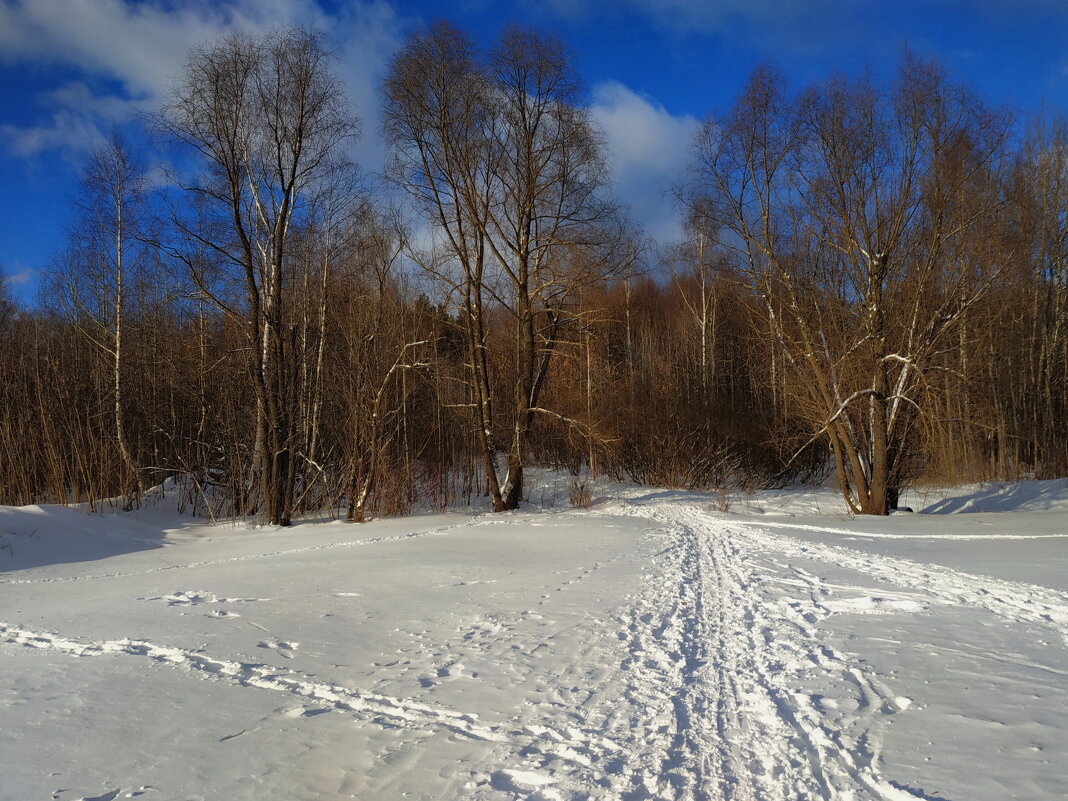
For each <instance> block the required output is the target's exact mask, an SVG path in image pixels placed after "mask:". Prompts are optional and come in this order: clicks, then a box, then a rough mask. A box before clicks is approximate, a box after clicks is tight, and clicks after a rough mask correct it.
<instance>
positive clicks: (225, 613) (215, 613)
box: [204, 609, 241, 618]
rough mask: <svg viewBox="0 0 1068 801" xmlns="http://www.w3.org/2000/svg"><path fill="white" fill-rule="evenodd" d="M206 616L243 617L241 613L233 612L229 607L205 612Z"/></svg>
mask: <svg viewBox="0 0 1068 801" xmlns="http://www.w3.org/2000/svg"><path fill="white" fill-rule="evenodd" d="M204 617H214V618H230V617H241V615H239V614H238V613H237V612H231V611H230V610H229V609H214V610H212V611H211V612H207V613H205V615H204Z"/></svg>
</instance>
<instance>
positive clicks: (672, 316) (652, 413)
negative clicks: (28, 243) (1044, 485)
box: [0, 22, 1068, 525]
mask: <svg viewBox="0 0 1068 801" xmlns="http://www.w3.org/2000/svg"><path fill="white" fill-rule="evenodd" d="M336 67H337V64H336V56H335V55H333V51H332V50H331V46H330V43H329V41H328V40H327V39H326V38H324V37H323V36H322V35H320V34H317V33H313V32H309V31H308V30H305V29H302V28H281V29H277V30H275V31H274V32H272V33H269V34H257V35H233V36H229V37H227V38H222V39H219V40H215V41H207V42H205V43H204V44H203V45H202V46H201V47H200V48H198V49H194V50H192V51H191V52H189V53H188V57H187V60H186V63H185V67H184V69H183V71H182V72H181V73H180V74H179V75H176V76H175V78H174V88H173V91H172V93H171V96H170V98H169V100H168V101H167V102H166V103H165V104H164V105H163V106H162V107H161V108H158V109H157V110H156V111H155V112H154V113H151V114H148V115H145V116H144V117H143V118H142V119H141V125H142V126H143V130H144V134H145V137H146V138H147V139H148V140H149V141H151V142H152V143H153V144H152V148H153V150H151V151H146V150H145V149H144V148H132V147H130V145H129V144H128V143H127V142H126V141H124V138H123V137H122V136H121V135H120V134H118V133H115V134H114V135H113V136H112V137H111V139H110V140H109V141H108V143H107V144H106V145H105V146H103V147H101V148H99V149H97V150H96V152H95V153H94V154H93V157H92V159H91V163H90V164H89V166H88V168H87V169H86V170H85V172H84V177H83V179H82V184H81V190H80V193H79V196H78V197H77V198H76V200H75V207H74V222H73V223H72V224H71V225H70V226H69V229H68V230H67V231H65V232H62V234H61V235H60V234H59V233H57V241H58V239H59V238H60V236H62V238H63V241H64V244H63V245H62V247H61V248H60V249H58V250H57V252H56V254H55V256H54V259H53V260H52V263H51V265H50V267H49V270H48V274H47V277H46V279H45V282H44V285H43V286H42V289H41V291H40V293H39V296H38V298H37V300H36V302H35V303H33V304H25V303H16V301H15V299H14V295H13V293H12V292H11V289H10V287H9V288H6V289H4V294H3V295H2V296H0V395H2V399H0V504H6V505H24V504H31V503H86V502H87V503H88V504H89V505H90V507H94V508H95V507H100V506H103V505H106V504H113V503H117V504H120V505H122V506H123V507H124V508H132V507H135V506H137V505H138V504H139V502H140V498H141V496H142V494H143V493H145V492H146V491H147V490H148V489H149V488H151V487H153V486H157V485H160V484H162V483H164V482H167V481H170V482H171V483H172V485H173V486H175V487H177V488H178V489H179V494H178V503H179V506H180V507H181V508H182V509H183V510H191V511H192V512H193V513H195V514H196V515H199V516H203V517H208V518H212V519H215V518H219V517H227V516H255V517H257V518H260V519H262V520H264V521H265V522H269V523H273V524H282V525H287V524H289V523H290V521H291V520H293V519H295V518H296V517H298V516H300V515H303V514H306V513H309V512H320V513H325V514H327V515H328V516H332V517H338V518H341V519H348V520H354V521H363V520H365V519H369V518H371V517H382V516H393V515H400V514H404V513H406V512H407V511H409V510H410V509H412V508H413V507H415V506H417V505H418V506H420V508H431V509H437V510H442V511H444V510H448V509H449V508H451V507H455V506H459V505H464V506H466V505H471V504H475V505H482V506H484V507H485V508H491V509H493V510H497V511H501V510H508V509H514V508H516V507H517V506H518V504H519V503H520V501H521V500H523V498H524V495H525V484H524V475H525V474H526V472H527V471H529V470H530V469H531V468H534V467H548V468H554V469H557V470H566V471H568V472H569V473H570V474H571V475H572V476H573V477H574V479H573V483H572V490H571V494H572V502H573V503H576V504H578V505H583V503H585V504H588V503H589V494H588V489H587V482H589V481H591V480H593V479H596V478H598V477H609V478H614V479H620V480H628V481H633V482H637V483H640V484H646V485H651V486H660V487H671V488H686V489H702V490H708V489H724V490H726V489H732V490H737V489H747V490H755V489H768V488H777V487H785V486H788V485H795V484H798V483H806V482H818V481H823V480H826V479H830V480H832V481H833V482H834V483H835V486H837V487H839V488H840V496H841V508H842V510H843V511H851V512H853V513H857V514H871V515H884V514H886V513H887V512H888V511H889V510H891V509H893V508H894V507H896V506H897V501H898V496H899V494H900V493H901V492H902V491H903V490H904V489H905V488H907V487H910V486H915V485H924V484H931V483H938V484H940V485H948V484H955V483H961V482H971V481H981V480H1015V479H1019V478H1021V477H1029V478H1055V477H1062V476H1065V475H1068V330H1066V328H1068V127H1066V125H1065V121H1064V120H1063V119H1062V118H1060V117H1058V116H1056V115H1054V114H1044V115H1036V114H1034V113H1033V110H1029V109H1009V108H1001V107H996V106H993V105H991V104H989V103H987V102H984V101H983V100H981V99H980V98H979V96H977V95H976V94H975V93H973V92H972V91H971V90H970V89H969V88H968V86H967V85H966V83H965V82H963V81H961V80H958V78H957V77H955V76H954V75H952V74H949V73H948V72H947V70H946V69H944V68H943V67H942V66H941V65H940V64H938V63H933V62H929V61H926V60H924V59H922V58H919V57H917V56H916V55H914V54H912V53H911V52H909V51H908V50H903V51H902V55H901V58H900V61H899V63H898V65H897V69H896V73H895V75H894V76H893V78H892V79H890V80H885V81H883V80H877V79H875V78H873V77H871V76H868V75H865V74H859V75H835V76H832V77H828V78H826V79H824V80H821V81H819V82H815V83H812V84H810V85H805V86H797V85H792V83H791V82H788V81H787V80H786V79H785V78H784V76H783V75H782V74H780V73H779V72H778V71H777V70H776V69H775V68H774V67H773V66H766V67H760V68H758V69H756V70H755V71H754V72H753V73H752V74H751V76H750V77H749V79H748V81H747V82H746V83H745V85H744V86H739V87H738V88H737V93H736V96H735V100H734V102H733V105H731V106H729V107H727V108H724V109H721V110H719V111H718V112H717V113H714V114H713V115H711V116H709V117H708V118H707V119H706V120H704V122H703V124H702V126H701V127H700V130H699V132H698V134H697V136H696V138H695V139H694V141H693V142H692V152H691V154H690V158H689V164H690V166H689V168H688V170H687V171H686V172H685V173H683V174H680V175H678V177H677V181H676V184H675V189H674V192H673V193H671V195H670V196H665V197H664V198H663V203H664V204H673V206H674V208H675V209H676V210H677V214H678V215H679V216H680V217H681V218H682V219H683V220H684V223H685V226H684V230H685V232H686V240H685V242H684V243H683V244H679V245H671V246H667V245H665V244H663V243H657V242H654V241H652V240H651V239H650V238H649V237H648V236H646V235H645V234H644V233H643V231H642V230H641V229H640V227H639V225H638V223H637V222H636V221H635V220H634V219H632V217H631V216H630V215H629V212H628V209H627V208H626V207H625V206H624V205H623V204H621V203H620V202H619V201H618V200H617V199H616V198H614V197H613V196H612V192H611V176H610V174H609V172H608V168H607V166H606V157H605V150H604V141H603V137H602V135H601V132H600V131H599V130H598V128H597V126H596V125H595V123H594V121H593V118H592V117H591V115H590V113H589V105H588V97H587V93H586V92H585V89H584V87H583V82H582V76H581V75H579V74H577V71H576V68H575V67H574V64H573V59H572V57H571V55H570V54H569V52H568V51H567V50H566V49H565V48H564V47H563V45H562V44H561V43H560V42H558V41H557V40H556V39H555V38H553V37H552V36H551V35H549V34H547V33H544V32H541V31H539V30H532V29H522V28H515V27H513V28H507V29H505V30H503V31H502V32H501V33H500V35H499V37H498V38H497V40H496V41H495V42H493V43H492V44H491V45H490V46H481V45H477V44H476V43H475V41H474V39H473V38H472V37H470V36H469V35H468V34H467V33H466V32H465V31H464V30H462V29H460V28H458V27H455V26H453V25H452V24H449V23H445V22H441V23H437V24H435V25H433V26H432V27H428V28H426V29H424V30H422V31H420V32H417V33H415V34H413V35H412V36H410V37H409V38H408V39H407V41H406V42H405V44H404V45H403V47H402V48H401V49H400V51H399V52H397V53H396V54H395V55H394V56H393V58H392V60H391V62H390V64H389V69H388V75H387V77H386V80H385V81H384V83H383V84H382V86H381V93H382V94H381V102H382V104H383V109H384V111H383V117H382V125H381V126H380V129H379V130H370V129H368V128H367V127H363V126H361V121H360V120H359V119H357V118H355V117H354V116H352V115H351V114H350V112H349V111H348V108H349V106H348V105H347V102H346V99H345V97H344V96H343V92H342V88H341V83H340V82H339V80H338V79H337V77H336V72H335V71H336ZM356 137H382V140H383V141H384V143H385V146H386V148H387V152H388V159H387V166H386V169H385V170H384V171H383V172H382V173H381V174H373V173H370V172H367V171H365V170H363V169H361V165H359V164H356V163H353V161H352V160H351V158H350V156H349V152H350V147H349V146H350V144H351V142H352V141H353V140H354V139H355V138H356ZM159 165H166V166H165V168H164V167H161V166H159ZM116 499H118V500H116Z"/></svg>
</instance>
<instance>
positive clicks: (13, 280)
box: [7, 267, 38, 286]
mask: <svg viewBox="0 0 1068 801" xmlns="http://www.w3.org/2000/svg"><path fill="white" fill-rule="evenodd" d="M37 274H38V271H37V270H31V269H30V268H28V267H27V268H26V269H23V270H19V271H18V272H15V273H8V274H7V280H8V283H10V284H11V285H12V286H26V285H27V284H30V283H32V282H34V281H36V280H37Z"/></svg>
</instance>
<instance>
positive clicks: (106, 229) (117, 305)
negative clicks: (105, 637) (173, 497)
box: [60, 133, 145, 509]
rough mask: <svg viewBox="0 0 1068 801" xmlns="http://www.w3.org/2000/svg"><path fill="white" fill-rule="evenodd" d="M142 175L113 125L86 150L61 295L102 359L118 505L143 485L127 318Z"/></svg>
mask: <svg viewBox="0 0 1068 801" xmlns="http://www.w3.org/2000/svg"><path fill="white" fill-rule="evenodd" d="M144 203H145V175H144V169H143V167H142V166H141V165H140V164H139V163H138V162H137V160H136V159H135V158H134V157H133V156H132V155H131V153H130V150H129V148H128V147H127V146H126V144H125V143H124V142H123V141H122V139H121V138H120V137H119V135H118V134H117V133H113V134H112V136H111V138H110V139H109V140H108V142H107V143H106V144H104V145H102V146H101V147H100V148H98V149H97V150H96V151H95V152H94V153H93V154H92V156H91V158H90V161H89V166H88V168H87V169H86V172H85V174H84V176H83V177H82V183H81V194H80V195H79V197H78V200H77V208H78V216H77V218H76V220H75V222H74V223H73V225H72V227H71V232H70V236H69V243H68V247H67V251H66V254H65V262H66V263H65V264H61V265H60V268H61V270H62V272H63V276H62V281H63V283H64V284H65V285H66V287H65V289H66V291H65V292H64V293H63V297H64V299H65V301H66V302H67V304H68V310H69V312H70V314H71V319H72V320H73V321H74V323H75V325H76V326H77V329H78V330H79V331H80V332H81V334H82V336H84V337H85V338H86V339H87V340H88V341H89V342H90V343H92V345H93V346H94V347H95V348H96V349H97V351H98V352H99V353H100V355H101V356H102V357H104V358H105V359H106V361H107V362H108V364H107V373H108V375H109V376H110V390H111V396H112V397H111V417H112V421H113V425H114V437H115V446H116V449H117V450H118V455H119V459H120V461H121V464H122V471H123V479H122V482H121V483H122V487H123V490H122V491H123V494H124V495H125V497H126V500H125V502H124V506H125V507H126V508H127V509H128V508H130V507H131V506H132V505H133V504H134V503H135V502H136V501H137V498H138V497H139V495H140V494H141V493H142V492H144V482H143V480H142V478H141V474H140V471H139V468H138V465H137V462H136V460H135V459H134V456H133V452H132V449H131V445H130V438H129V436H128V433H127V425H126V418H127V413H128V409H127V400H126V391H125V381H124V374H125V372H126V368H125V363H126V358H127V357H126V335H125V325H126V323H127V318H128V309H129V301H130V295H131V292H132V291H133V287H134V284H135V281H136V280H138V278H139V273H140V272H141V270H142V269H143V262H144V260H145V253H144V246H143V242H142V237H143V236H144V227H143V225H144Z"/></svg>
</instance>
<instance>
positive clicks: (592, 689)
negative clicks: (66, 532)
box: [0, 491, 1068, 801]
mask: <svg viewBox="0 0 1068 801" xmlns="http://www.w3.org/2000/svg"><path fill="white" fill-rule="evenodd" d="M51 511H52V512H53V513H54V514H56V515H58V516H59V517H60V519H61V521H62V522H63V523H64V524H65V525H76V524H77V523H78V519H76V518H72V517H70V515H72V514H74V513H69V512H67V511H66V510H51ZM24 518H25V514H24V513H23V512H22V511H21V510H10V511H9V512H8V513H7V516H6V518H5V516H4V513H3V512H0V531H3V530H4V529H5V521H6V530H7V531H8V533H9V536H10V537H11V538H12V539H11V540H10V541H11V542H13V543H15V546H14V547H15V548H18V549H19V552H28V551H32V549H34V548H38V549H47V548H48V547H49V544H48V541H47V540H48V533H47V532H48V530H49V529H48V525H49V514H47V513H42V514H41V515H40V516H39V520H36V522H37V526H36V528H34V535H33V538H32V541H31V539H30V538H29V535H28V527H27V524H26V522H25V519H24ZM1062 519H1063V518H1062ZM428 521H430V522H431V524H429V525H420V524H419V523H420V522H422V523H424V524H425V523H427V522H428ZM121 522H122V524H123V525H124V526H125V528H122V526H119V528H122V532H121V533H116V531H115V530H113V528H109V526H108V521H107V520H106V519H104V520H102V519H101V518H88V519H85V520H84V522H83V526H84V530H83V531H81V532H80V536H81V537H82V543H81V545H82V547H83V548H84V547H85V542H84V540H85V539H87V538H88V539H91V538H93V537H97V538H99V539H100V540H101V541H104V540H106V541H107V542H108V543H109V544H110V545H114V544H115V542H116V540H118V539H121V538H122V537H126V538H127V540H126V541H127V542H129V543H130V544H131V546H130V549H129V550H128V551H127V552H122V550H121V549H119V552H118V553H113V552H112V551H109V553H110V554H111V555H110V556H108V557H107V558H103V559H99V560H93V559H91V558H88V557H87V556H82V557H79V558H83V559H85V561H81V562H78V563H66V564H64V563H54V564H49V563H48V560H47V559H43V558H42V559H39V560H38V562H36V563H35V564H37V565H38V566H37V567H33V568H31V569H26V570H18V571H12V572H8V573H5V574H2V575H0V609H2V610H3V611H2V613H0V670H3V674H4V675H5V676H9V677H13V678H12V680H11V681H10V684H11V686H10V687H9V688H0V765H2V766H3V771H2V773H0V799H5V800H6V799H10V800H11V801H16V799H17V800H18V801H24V800H26V799H37V798H41V799H47V798H52V799H57V801H60V800H61V801H73V800H74V799H108V801H111V799H115V798H120V797H145V798H146V799H153V798H158V799H194V798H203V799H214V798H222V797H225V798H232V799H243V798H248V799H253V798H255V799H280V800H281V799H287V800H288V801H292V800H293V799H297V800H298V801H299V799H319V798H349V797H356V798H366V799H391V798H401V797H407V798H426V799H441V798H455V799H504V798H509V799H515V798H520V799H530V800H531V801H537V800H538V799H541V800H542V801H552V800H554V799H555V800H556V801H564V800H565V799H567V800H570V799H587V798H589V799H616V800H617V801H629V800H630V799H678V800H679V801H682V799H695V801H713V800H715V801H719V800H720V799H726V800H734V799H737V800H739V801H764V800H765V799H767V801H787V799H842V801H863V800H864V799H889V800H891V801H898V800H900V799H916V798H920V799H934V798H938V799H950V800H951V801H952V800H953V799H956V800H957V801H961V800H962V799H991V801H993V800H994V799H1003V798H1033V799H1041V798H1058V797H1063V796H1064V795H1065V794H1068V736H1066V734H1068V671H1066V670H1065V669H1064V668H1063V664H1064V656H1065V650H1066V643H1068V594H1066V593H1065V592H1064V591H1063V590H1061V589H1058V588H1057V587H1056V586H1041V585H1040V584H1037V583H1036V584H1032V583H1025V582H1021V581H1017V580H1010V579H1004V578H991V577H987V576H982V575H978V574H976V573H974V572H970V571H969V570H965V569H960V568H958V567H955V566H951V565H949V564H937V563H935V562H933V561H917V560H914V559H910V558H904V557H902V556H900V555H890V554H887V553H880V552H878V549H877V548H872V547H864V543H865V542H869V543H870V542H879V541H881V540H880V539H879V538H880V537H881V538H883V539H886V538H896V539H895V542H906V543H907V542H910V541H911V540H910V539H909V538H920V539H925V540H930V539H932V535H931V534H930V533H929V532H928V533H925V531H926V529H925V528H924V527H925V526H929V525H931V521H930V520H929V519H928V520H920V518H918V517H917V518H916V519H914V520H913V519H903V520H901V521H900V522H899V521H898V519H896V518H895V519H894V521H891V522H892V523H893V525H891V526H890V527H889V528H888V529H886V530H884V531H881V532H870V533H869V534H867V535H865V534H864V533H863V531H857V529H862V528H863V524H862V522H861V521H854V522H853V523H841V524H839V525H838V526H837V527H828V526H820V525H815V524H804V523H797V522H785V521H778V522H776V521H774V520H771V519H757V518H747V517H742V516H737V515H724V514H719V513H715V512H712V511H710V505H709V500H708V499H700V498H698V497H697V496H691V495H687V494H684V493H655V492H653V493H649V492H644V493H643V492H638V491H630V492H626V493H624V494H623V497H621V498H618V499H616V500H610V501H602V502H601V503H599V504H598V505H597V506H596V507H595V508H594V509H592V510H590V511H588V512H582V511H558V512H549V513H531V512H524V513H515V514H509V515H479V516H474V517H471V516H462V515H451V516H447V517H439V518H434V519H429V518H413V519H411V520H407V521H397V520H393V521H382V522H380V523H374V524H371V525H368V526H364V527H351V526H346V525H343V524H313V525H305V526H300V527H297V528H296V529H294V530H292V531H290V532H276V531H258V532H252V533H250V532H247V531H237V530H230V531H229V533H228V532H227V531H226V530H220V529H202V530H192V529H190V530H187V531H185V532H184V533H182V532H171V533H170V534H168V536H167V537H166V538H164V539H165V542H163V543H161V544H164V545H166V544H167V542H171V541H173V542H174V543H175V544H174V545H170V546H168V547H163V548H159V547H153V546H154V539H153V537H151V536H149V535H147V534H145V533H144V532H140V533H139V532H138V531H137V530H136V527H133V526H132V524H129V523H128V521H125V520H122V521H121ZM147 525H148V524H147V523H146V526H147ZM20 528H21V529H27V531H26V532H25V536H23V537H22V538H21V539H19V537H18V535H19V531H20ZM127 529H129V530H127ZM887 532H889V533H887ZM843 534H845V535H848V536H849V537H850V539H848V540H845V539H844V537H843ZM72 536H73V535H72ZM1005 536H1006V537H1016V538H1019V535H1018V534H1013V533H1007V534H1006V535H1005ZM1036 536H1037V535H1036ZM1041 536H1043V537H1046V538H1047V539H1049V540H1050V542H1051V543H1052V542H1056V543H1057V544H1059V545H1062V546H1066V547H1068V538H1066V537H1064V536H1063V534H1061V535H1058V534H1057V533H1056V532H1054V533H1050V534H1043V535H1041ZM865 537H867V539H864V538H865ZM858 538H859V539H858ZM987 539H988V540H989V541H990V542H995V543H996V542H997V537H996V536H994V537H988V538H987ZM1005 541H1006V542H1009V540H1008V539H1006V540H1005ZM843 542H848V543H849V544H848V545H847V544H840V543H843ZM952 542H955V543H965V542H967V540H966V539H959V540H952ZM59 544H60V541H59V538H57V540H56V542H55V543H53V545H56V546H58V545H59ZM988 544H989V543H988ZM1047 544H1048V543H1047ZM958 547H967V546H958ZM1011 547H1012V549H1013V551H1012V552H1015V553H1018V552H1019V549H1020V547H1021V546H1020V544H1019V542H1016V541H1013V542H1012V545H1011ZM12 550H14V549H12ZM90 550H91V549H90ZM113 550H114V549H113ZM53 561H59V560H53ZM943 561H946V560H943ZM950 561H951V560H950ZM0 566H2V562H0ZM196 679H204V680H207V681H196ZM976 761H978V763H979V765H980V766H981V767H980V769H978V770H977V769H976V766H975V762H976Z"/></svg>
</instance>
